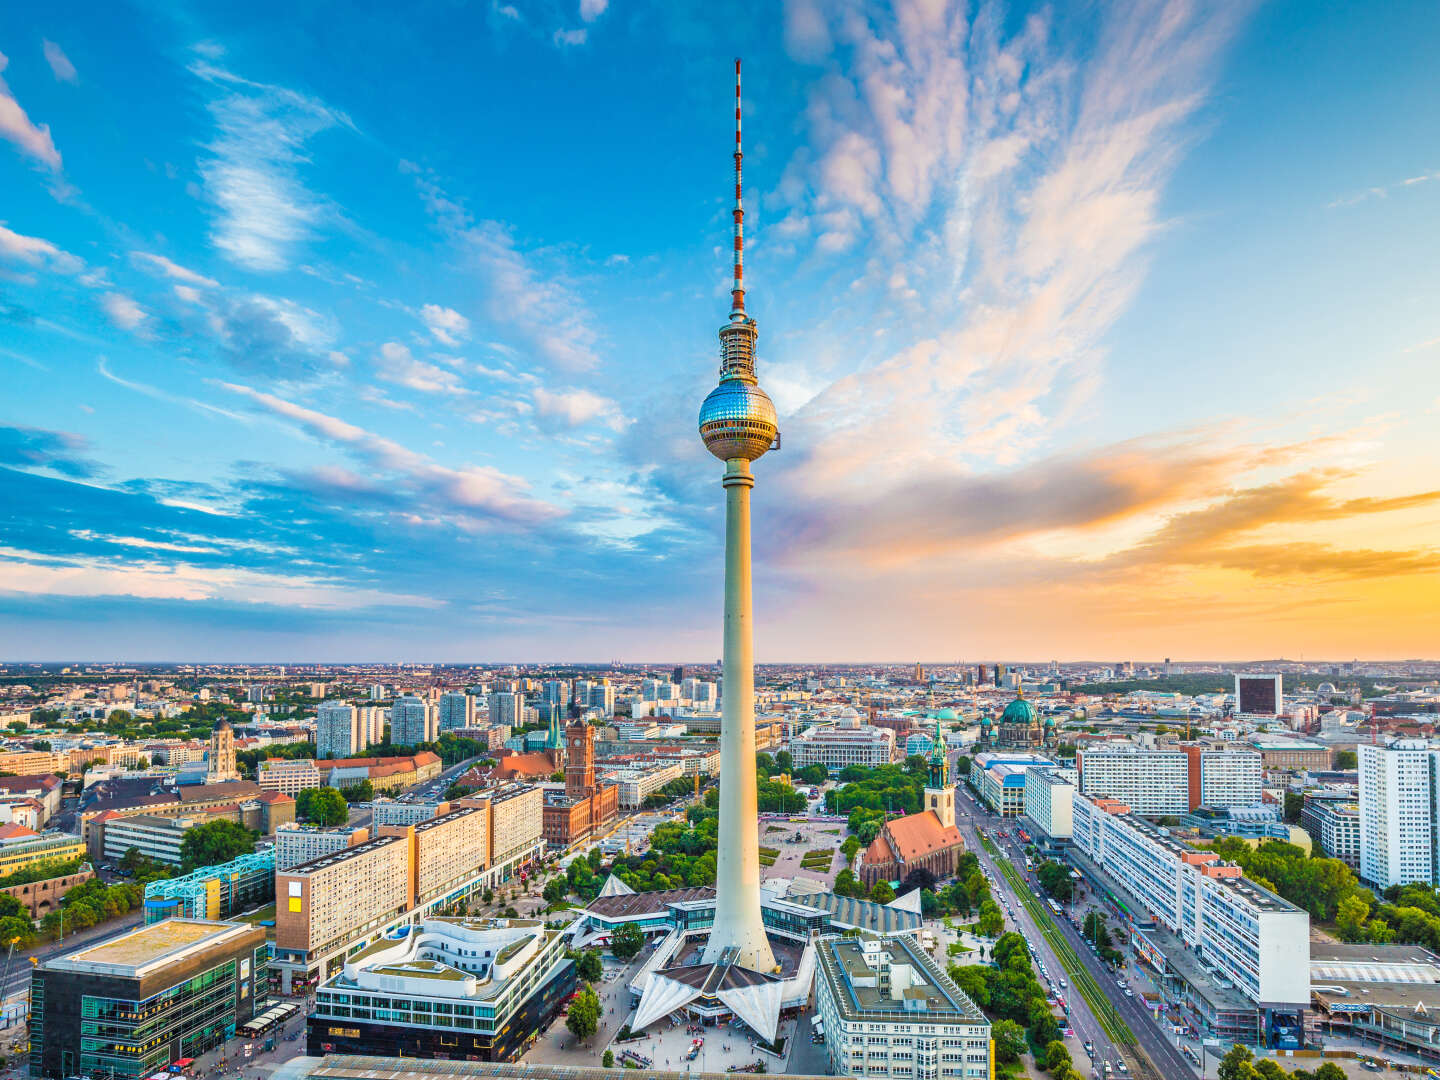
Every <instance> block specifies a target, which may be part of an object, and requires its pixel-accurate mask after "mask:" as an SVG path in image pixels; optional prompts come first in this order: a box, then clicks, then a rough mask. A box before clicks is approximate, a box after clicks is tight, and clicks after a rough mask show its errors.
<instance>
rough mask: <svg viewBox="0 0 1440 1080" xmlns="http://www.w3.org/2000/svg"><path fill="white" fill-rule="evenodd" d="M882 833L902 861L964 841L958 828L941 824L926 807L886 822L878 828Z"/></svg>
mask: <svg viewBox="0 0 1440 1080" xmlns="http://www.w3.org/2000/svg"><path fill="white" fill-rule="evenodd" d="M885 834H888V835H889V839H890V848H891V849H892V850H893V851H894V852H895V854H896V855H897V856H898V857H899V858H901V859H903V860H904V861H905V862H911V861H913V860H915V859H919V858H924V857H925V856H926V855H930V854H933V853H934V852H937V851H944V850H945V849H946V848H950V847H954V846H955V845H957V844H961V843H964V841H963V839H962V838H961V836H960V830H959V829H957V828H956V827H955V826H954V825H941V824H940V819H939V818H937V817H936V816H935V815H934V814H932V813H931V812H930V811H929V810H924V811H921V812H920V813H918V814H908V815H906V816H905V817H902V818H896V819H895V820H894V821H889V822H886V824H885V828H884V829H883V830H882V835H885ZM876 839H879V838H878V837H877V838H876Z"/></svg>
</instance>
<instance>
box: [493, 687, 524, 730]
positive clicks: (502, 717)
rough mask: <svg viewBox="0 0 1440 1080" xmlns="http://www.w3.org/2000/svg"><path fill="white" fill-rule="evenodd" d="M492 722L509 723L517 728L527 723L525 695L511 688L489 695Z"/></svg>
mask: <svg viewBox="0 0 1440 1080" xmlns="http://www.w3.org/2000/svg"><path fill="white" fill-rule="evenodd" d="M488 700H489V704H490V723H491V724H509V725H510V726H511V727H512V728H517V727H519V726H520V725H521V724H523V723H525V697H524V695H523V694H517V693H514V692H513V691H509V690H500V691H497V692H496V693H493V694H491V695H490V697H489V699H488Z"/></svg>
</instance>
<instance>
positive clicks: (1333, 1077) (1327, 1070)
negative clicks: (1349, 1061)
mask: <svg viewBox="0 0 1440 1080" xmlns="http://www.w3.org/2000/svg"><path fill="white" fill-rule="evenodd" d="M1315 1080H1345V1070H1344V1069H1342V1068H1340V1066H1339V1065H1336V1064H1335V1062H1333V1061H1327V1062H1325V1063H1324V1064H1323V1065H1321V1066H1320V1067H1319V1068H1318V1069H1316V1070H1315Z"/></svg>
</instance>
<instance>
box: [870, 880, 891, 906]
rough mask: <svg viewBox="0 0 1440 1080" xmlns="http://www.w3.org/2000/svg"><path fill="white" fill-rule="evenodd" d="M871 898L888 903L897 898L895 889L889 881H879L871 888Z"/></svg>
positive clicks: (879, 902) (881, 902) (876, 901)
mask: <svg viewBox="0 0 1440 1080" xmlns="http://www.w3.org/2000/svg"><path fill="white" fill-rule="evenodd" d="M870 899H871V900H874V901H875V903H877V904H888V903H890V901H891V900H894V899H895V890H894V889H892V888H891V887H890V883H889V882H888V881H877V882H876V883H875V887H874V888H872V889H871V890H870Z"/></svg>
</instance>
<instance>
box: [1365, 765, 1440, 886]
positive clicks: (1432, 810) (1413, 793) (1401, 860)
mask: <svg viewBox="0 0 1440 1080" xmlns="http://www.w3.org/2000/svg"><path fill="white" fill-rule="evenodd" d="M1358 749H1359V758H1360V762H1359V764H1360V878H1361V880H1362V881H1365V882H1366V883H1368V884H1370V885H1373V886H1376V887H1377V888H1380V889H1386V888H1389V887H1390V886H1391V885H1405V884H1408V883H1409V882H1412V881H1423V882H1426V883H1427V884H1431V885H1434V884H1440V850H1437V848H1440V830H1437V828H1436V820H1435V819H1436V797H1437V796H1436V784H1437V782H1440V749H1436V748H1435V747H1432V746H1431V745H1430V744H1429V743H1428V742H1426V741H1425V740H1423V739H1397V740H1395V741H1394V742H1392V743H1391V744H1390V745H1389V746H1375V745H1372V744H1368V743H1361V744H1360V746H1359V748H1358Z"/></svg>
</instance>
